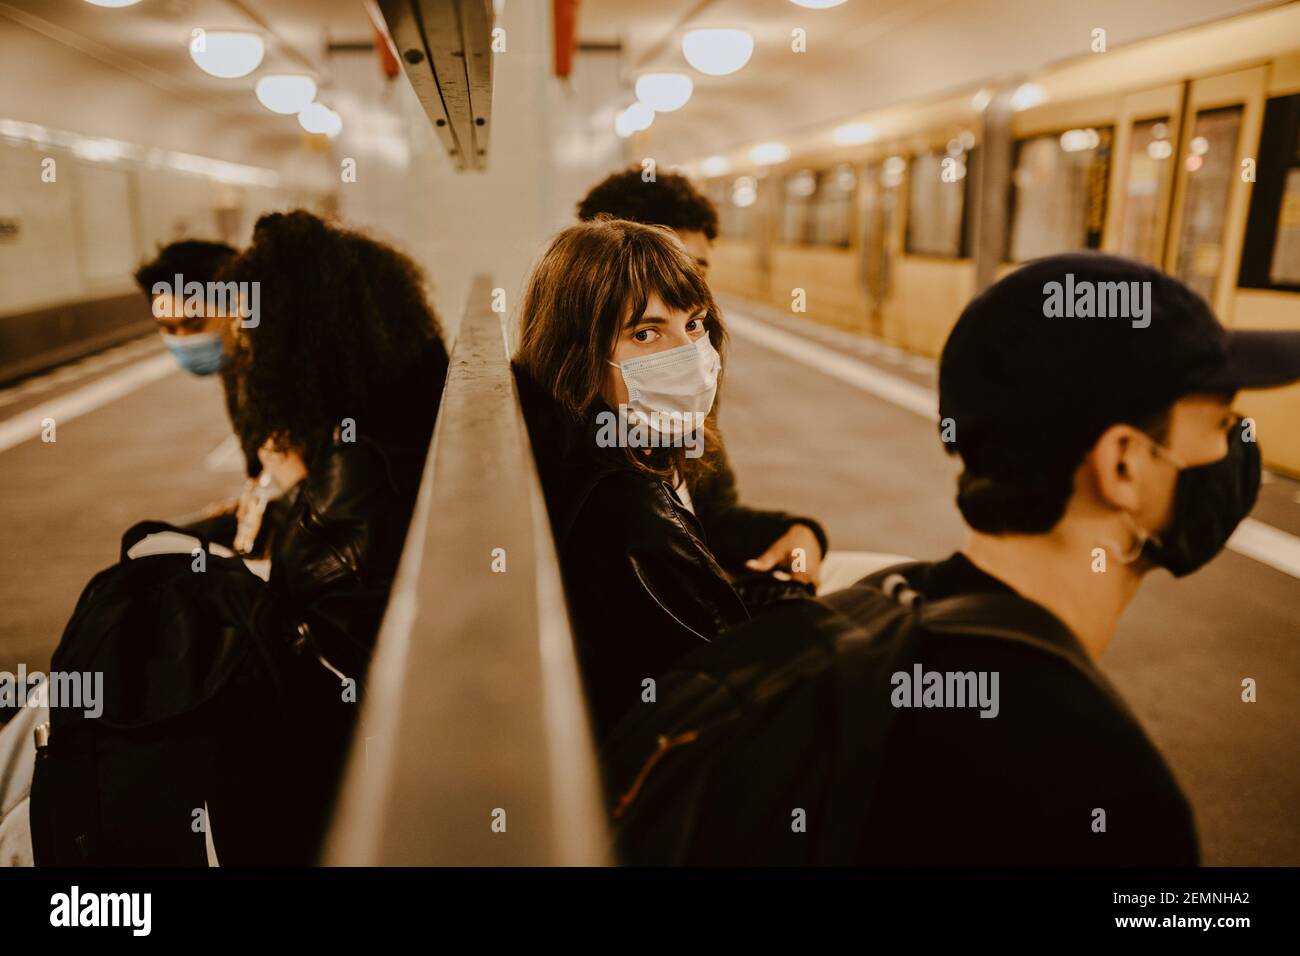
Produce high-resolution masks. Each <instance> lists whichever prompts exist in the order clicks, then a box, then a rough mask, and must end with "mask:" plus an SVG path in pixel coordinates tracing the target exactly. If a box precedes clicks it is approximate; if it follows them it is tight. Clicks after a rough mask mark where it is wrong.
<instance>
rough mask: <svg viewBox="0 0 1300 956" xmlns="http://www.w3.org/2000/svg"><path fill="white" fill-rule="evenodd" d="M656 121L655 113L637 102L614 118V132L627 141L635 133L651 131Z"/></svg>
mask: <svg viewBox="0 0 1300 956" xmlns="http://www.w3.org/2000/svg"><path fill="white" fill-rule="evenodd" d="M654 121H655V111H654V110H652V109H651V108H650V107H648V106H646V105H645V104H644V103H642V102H641V101H640V100H637V101H636V102H635V103H633V104H632V105H631V106H629V107H628V108H627V109H625V110H623V112H621V113H619V114H618V115H617V116H615V117H614V132H616V133H617V134H618V135H619V136H621V137H623V138H624V139H627V138H628V137H629V136H631V135H632V134H633V133H639V132H641V130H643V129H649V128H650V124H651V123H653V122H654Z"/></svg>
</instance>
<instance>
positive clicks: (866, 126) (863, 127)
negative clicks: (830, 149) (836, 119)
mask: <svg viewBox="0 0 1300 956" xmlns="http://www.w3.org/2000/svg"><path fill="white" fill-rule="evenodd" d="M831 138H832V139H834V140H835V142H837V143H839V144H840V145H841V146H859V145H861V144H862V143H869V142H871V141H872V140H873V139H875V138H876V128H875V127H874V126H872V125H871V124H870V123H845V124H844V125H843V126H837V127H835V132H833V133H831Z"/></svg>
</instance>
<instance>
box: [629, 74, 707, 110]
mask: <svg viewBox="0 0 1300 956" xmlns="http://www.w3.org/2000/svg"><path fill="white" fill-rule="evenodd" d="M694 89H695V83H694V82H692V80H691V78H690V77H689V76H687V75H686V74H685V73H646V74H645V75H644V76H640V77H638V78H637V81H636V98H637V99H638V100H640V101H641V102H642V103H644V104H645V105H646V106H648V107H650V108H651V109H652V110H654V111H656V112H658V113H671V112H672V111H673V110H679V109H681V108H682V107H683V106H685V105H686V101H687V100H689V99H690V98H691V93H692V91H694Z"/></svg>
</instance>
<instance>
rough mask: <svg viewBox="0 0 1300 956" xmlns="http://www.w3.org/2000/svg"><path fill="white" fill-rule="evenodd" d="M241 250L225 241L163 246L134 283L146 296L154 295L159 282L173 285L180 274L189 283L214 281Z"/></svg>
mask: <svg viewBox="0 0 1300 956" xmlns="http://www.w3.org/2000/svg"><path fill="white" fill-rule="evenodd" d="M238 253H239V250H238V249H236V248H235V247H234V246H228V245H226V244H225V243H224V242H209V241H208V240H206V239H184V240H182V241H180V242H173V243H169V244H168V245H165V246H161V247H160V248H159V249H158V253H157V255H155V256H154V257H153V258H152V259H150V260H149V261H148V262H144V263H141V264H140V266H139V268H137V269H136V270H135V282H136V285H138V286H139V287H140V288H141V289H142V290H143V291H144V294H145V295H151V294H152V293H153V287H154V286H155V285H156V284H157V283H159V282H165V283H167V285H169V286H170V285H171V284H172V282H173V281H174V280H175V278H176V276H177V275H181V276H184V277H185V281H186V282H202V283H205V284H206V283H208V282H212V281H214V280H215V279H216V278H217V274H218V273H219V272H220V271H221V270H222V268H223V267H225V266H226V265H227V264H229V262H230V260H231V259H233V258H234V257H235V256H236V255H238Z"/></svg>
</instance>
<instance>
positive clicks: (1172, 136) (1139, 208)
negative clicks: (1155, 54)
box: [1102, 83, 1184, 267]
mask: <svg viewBox="0 0 1300 956" xmlns="http://www.w3.org/2000/svg"><path fill="white" fill-rule="evenodd" d="M1183 92H1184V88H1183V85H1182V84H1178V83H1175V84H1172V85H1169V86H1163V87H1160V88H1158V89H1152V90H1143V91H1142V92H1140V93H1133V94H1130V95H1128V96H1125V97H1124V98H1123V100H1122V101H1121V103H1120V110H1119V115H1118V117H1117V118H1116V121H1115V149H1114V167H1115V169H1114V179H1113V180H1112V188H1111V190H1110V208H1109V211H1108V213H1107V216H1106V230H1105V237H1104V239H1103V240H1102V248H1103V249H1105V250H1106V251H1107V252H1114V253H1117V254H1119V255H1122V256H1129V257H1130V258H1133V259H1140V260H1142V261H1143V262H1146V263H1149V264H1151V265H1153V266H1157V267H1159V266H1162V265H1163V263H1164V256H1165V245H1166V235H1167V230H1168V226H1169V213H1170V206H1171V204H1172V200H1173V190H1174V179H1175V172H1176V169H1177V166H1178V163H1179V161H1178V144H1179V132H1180V129H1181V125H1182V115H1183Z"/></svg>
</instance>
